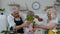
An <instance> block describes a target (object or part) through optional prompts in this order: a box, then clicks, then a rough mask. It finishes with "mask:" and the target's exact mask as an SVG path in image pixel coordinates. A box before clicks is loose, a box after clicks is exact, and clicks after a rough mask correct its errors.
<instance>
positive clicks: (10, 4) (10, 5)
mask: <svg viewBox="0 0 60 34" xmlns="http://www.w3.org/2000/svg"><path fill="white" fill-rule="evenodd" d="M8 5H9V6H19V4H8Z"/></svg>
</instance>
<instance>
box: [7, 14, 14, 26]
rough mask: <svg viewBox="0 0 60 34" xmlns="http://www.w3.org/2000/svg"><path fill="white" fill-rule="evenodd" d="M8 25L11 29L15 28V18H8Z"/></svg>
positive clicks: (10, 16)
mask: <svg viewBox="0 0 60 34" xmlns="http://www.w3.org/2000/svg"><path fill="white" fill-rule="evenodd" d="M7 20H8V23H9V27H11V26H14V25H15V22H14V17H13V16H12V15H9V16H8V17H7Z"/></svg>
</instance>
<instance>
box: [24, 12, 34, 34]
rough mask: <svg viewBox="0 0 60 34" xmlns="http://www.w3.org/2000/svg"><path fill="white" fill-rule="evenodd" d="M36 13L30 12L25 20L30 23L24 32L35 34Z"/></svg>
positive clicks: (25, 33)
mask: <svg viewBox="0 0 60 34" xmlns="http://www.w3.org/2000/svg"><path fill="white" fill-rule="evenodd" d="M33 16H34V13H33V12H31V11H30V12H28V15H27V18H26V20H25V23H28V26H27V27H25V32H24V34H34V29H33V24H34V17H33Z"/></svg>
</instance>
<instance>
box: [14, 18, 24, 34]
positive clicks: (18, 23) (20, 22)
mask: <svg viewBox="0 0 60 34" xmlns="http://www.w3.org/2000/svg"><path fill="white" fill-rule="evenodd" d="M14 22H15V23H16V26H19V25H21V24H23V21H22V18H20V21H16V20H15V19H14ZM17 33H24V31H23V28H21V29H19V30H17Z"/></svg>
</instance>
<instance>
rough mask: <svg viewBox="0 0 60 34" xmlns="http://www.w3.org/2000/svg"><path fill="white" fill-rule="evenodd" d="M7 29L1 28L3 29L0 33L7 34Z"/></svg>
mask: <svg viewBox="0 0 60 34" xmlns="http://www.w3.org/2000/svg"><path fill="white" fill-rule="evenodd" d="M8 32H9V31H7V30H3V31H1V33H4V34H7V33H8Z"/></svg>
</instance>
